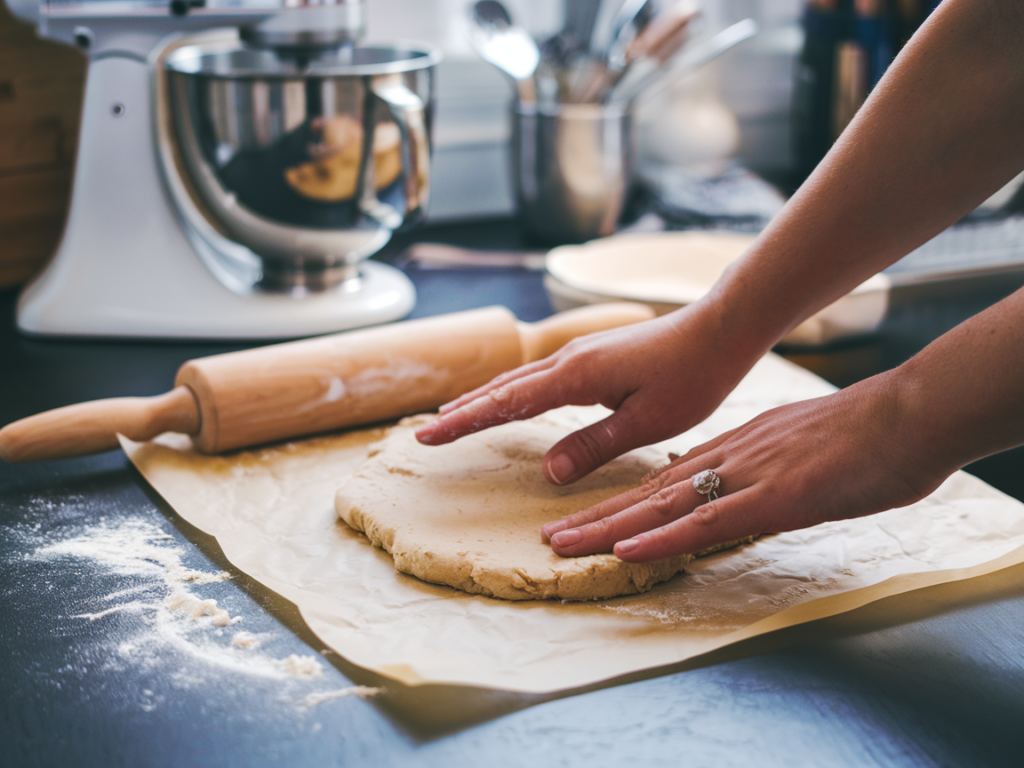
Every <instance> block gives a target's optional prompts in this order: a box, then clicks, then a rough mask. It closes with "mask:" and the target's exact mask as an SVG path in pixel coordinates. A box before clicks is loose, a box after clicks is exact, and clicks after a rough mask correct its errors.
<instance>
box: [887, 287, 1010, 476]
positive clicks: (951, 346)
mask: <svg viewBox="0 0 1024 768" xmlns="http://www.w3.org/2000/svg"><path fill="white" fill-rule="evenodd" d="M889 375H890V376H891V381H892V383H893V384H894V385H895V387H894V390H895V392H896V397H897V409H896V410H897V413H898V414H899V417H898V418H899V423H898V424H896V425H894V428H895V429H896V430H897V431H898V433H899V434H900V435H902V436H903V437H902V439H903V440H905V441H906V443H907V445H909V446H912V448H911V450H910V451H909V453H908V455H907V459H908V461H911V462H913V463H914V464H916V465H918V466H921V467H928V468H930V469H931V470H932V471H934V473H936V475H941V476H943V477H944V476H945V475H947V474H949V473H950V472H953V471H954V470H956V469H959V468H961V467H963V466H964V465H966V464H969V463H970V462H972V461H975V460H977V459H980V458H982V457H984V456H989V455H991V454H993V453H997V452H999V451H1002V450H1006V449H1008V448H1013V447H1015V446H1018V445H1021V444H1024V289H1022V290H1019V291H1017V292H1016V293H1015V294H1013V295H1012V296H1010V297H1009V298H1007V299H1004V300H1003V301H1001V302H1000V303H998V304H996V305H995V306H993V307H990V308H989V309H987V310H986V311H984V312H982V313H980V314H978V315H975V316H974V317H972V318H971V319H969V320H967V321H966V322H964V323H963V324H961V325H959V326H957V327H956V328H954V329H953V330H952V331H950V332H948V333H946V334H945V335H944V336H942V337H940V338H939V339H938V340H936V341H935V342H933V343H932V344H931V345H929V346H928V347H926V348H925V349H924V350H923V351H922V352H920V353H919V354H918V355H916V356H915V357H913V358H911V359H910V360H908V361H907V362H906V363H904V364H903V365H901V366H900V367H899V368H896V369H895V370H893V371H892V372H890V374H889Z"/></svg>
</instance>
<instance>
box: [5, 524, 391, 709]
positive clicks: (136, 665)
mask: <svg viewBox="0 0 1024 768" xmlns="http://www.w3.org/2000/svg"><path fill="white" fill-rule="evenodd" d="M20 533H21V534H22V536H23V537H24V540H25V543H26V544H28V547H27V548H26V549H27V552H26V554H25V558H26V559H28V560H32V561H36V562H43V563H51V564H56V563H57V562H58V561H59V562H60V563H61V567H63V568H67V567H68V566H69V565H70V566H71V567H73V568H75V570H76V571H78V573H79V575H80V578H81V579H89V580H90V581H93V582H94V583H102V584H107V583H110V577H115V578H114V581H115V582H116V586H117V588H116V589H115V590H113V591H110V592H107V593H106V594H103V593H102V592H101V593H100V594H101V595H102V596H101V597H95V596H93V597H90V598H87V599H86V600H85V601H84V602H85V604H84V605H79V604H78V603H76V601H75V599H74V596H73V595H69V596H68V600H67V603H66V604H67V605H68V606H69V608H71V610H69V611H68V613H67V614H65V615H64V618H65V620H66V621H69V622H72V624H71V625H70V626H71V627H72V628H73V627H74V623H73V622H75V621H80V622H86V623H88V624H97V623H99V624H98V627H100V628H101V629H100V635H99V637H100V638H101V639H100V640H99V641H98V642H97V641H96V640H95V639H94V640H93V642H92V643H90V644H89V645H85V644H83V643H80V644H78V646H76V647H69V649H68V659H69V661H71V662H72V663H74V661H75V660H76V659H84V658H89V659H90V660H98V662H99V664H100V666H101V668H106V669H115V670H116V669H128V668H133V669H135V670H136V671H137V672H139V673H141V674H143V675H146V676H149V675H153V674H156V675H158V679H163V680H164V681H165V682H166V683H167V684H168V685H169V686H171V687H175V688H183V687H185V688H196V687H199V688H206V689H209V690H210V692H211V694H214V693H215V692H216V695H217V696H218V697H219V696H221V695H223V694H224V691H225V689H224V687H223V686H224V683H225V682H230V680H228V681H225V678H224V675H225V674H227V675H244V676H247V677H249V678H250V679H252V678H262V679H263V680H265V681H267V683H265V684H273V685H275V686H283V687H281V688H280V695H279V696H277V697H275V698H276V699H277V700H278V701H280V702H283V703H291V704H292V705H293V706H295V707H296V708H297V709H298V710H299V711H306V710H309V709H311V708H312V707H313V706H316V705H317V704H319V703H321V702H323V701H329V700H332V699H335V698H344V697H346V696H349V695H356V696H357V697H360V698H364V697H367V696H370V695H373V694H374V693H375V692H377V691H376V689H368V688H367V689H364V688H363V687H361V686H354V687H351V688H345V689H341V691H339V690H337V689H336V688H333V687H332V688H328V689H327V690H325V691H317V690H315V689H314V690H313V691H312V692H310V689H309V687H308V686H310V685H312V684H317V685H320V686H321V687H322V686H323V685H324V683H326V682H327V681H326V680H324V678H325V673H324V664H323V663H322V661H321V660H320V658H319V654H301V653H291V654H283V655H282V657H280V658H278V657H275V656H274V655H272V654H271V653H270V652H269V651H267V650H266V646H267V644H268V643H269V644H270V645H275V644H276V645H278V646H280V645H281V644H282V643H281V642H278V641H281V640H283V641H284V643H285V644H287V643H288V638H281V637H279V636H278V635H279V634H280V633H269V632H258V633H257V632H251V631H246V630H242V629H241V628H239V629H237V630H236V629H234V627H235V626H236V625H238V624H240V623H242V622H243V621H244V617H243V616H242V615H237V614H235V613H234V612H233V610H232V609H231V604H232V603H233V602H234V600H233V597H232V595H231V594H228V597H224V594H225V590H224V587H220V589H219V590H218V588H217V586H216V585H217V584H219V583H221V582H224V581H225V580H227V579H230V578H231V576H230V574H228V573H227V572H225V571H215V570H204V569H196V568H190V567H187V566H186V564H185V559H186V557H187V556H188V555H187V553H186V550H185V548H184V547H182V546H181V545H180V544H179V543H178V541H176V539H175V537H174V536H173V535H171V534H169V533H167V532H166V531H164V530H161V528H160V526H159V525H157V524H154V523H151V522H148V521H145V520H141V519H133V518H129V519H127V520H125V519H121V520H112V519H110V520H108V519H102V518H101V519H99V520H96V521H95V522H89V523H86V524H84V525H75V526H73V527H72V528H71V529H70V530H68V529H65V530H64V531H63V532H51V533H49V534H47V533H44V529H43V528H42V527H41V526H39V525H36V526H31V527H29V526H21V527H20ZM79 562H80V563H81V564H82V565H81V566H79V565H77V564H76V563H79ZM101 589H102V588H101ZM210 590H217V591H215V592H214V594H218V595H219V596H221V599H222V602H224V603H225V604H224V605H222V604H220V603H219V602H218V600H217V599H215V598H214V597H212V596H210V595H209V592H210ZM93 595H95V592H93ZM90 603H91V604H90ZM74 608H80V610H74ZM82 609H84V610H82ZM261 619H262V617H257V623H259V621H260V620H261ZM263 620H265V619H263ZM72 631H74V630H73V629H72ZM76 634H77V633H76ZM91 637H93V638H96V637H97V635H96V634H95V632H94V633H92V635H91ZM107 638H109V639H107ZM69 668H70V667H69ZM274 681H277V682H274ZM320 681H323V682H320ZM334 685H335V686H336V685H337V682H336V679H335V682H334ZM297 686H298V687H297ZM136 697H137V700H139V701H141V703H140V704H139V706H141V708H142V709H143V710H144V711H151V710H153V709H154V708H156V707H157V706H158V705H159V702H160V701H161V700H162V697H161V696H159V695H156V694H154V693H153V691H152V690H150V689H148V688H147V689H146V690H144V691H141V692H136ZM310 697H312V698H310ZM311 702H312V703H311Z"/></svg>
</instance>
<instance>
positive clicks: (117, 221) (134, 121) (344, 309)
mask: <svg viewBox="0 0 1024 768" xmlns="http://www.w3.org/2000/svg"><path fill="white" fill-rule="evenodd" d="M6 1H7V2H8V4H9V5H10V6H11V8H12V10H13V11H14V13H15V14H16V15H18V16H20V17H21V18H23V19H26V20H28V21H30V22H32V23H33V24H36V25H37V26H38V27H39V30H40V33H41V34H42V35H45V36H46V37H50V38H53V39H55V40H59V41H62V42H65V43H70V44H75V45H78V46H79V47H81V48H84V49H86V51H87V53H88V55H89V69H88V79H87V84H86V91H85V105H84V109H83V115H82V128H81V134H80V141H79V150H78V156H77V161H76V167H75V174H74V186H73V190H72V197H71V209H70V213H69V215H68V220H67V225H66V228H65V231H64V236H63V239H62V241H61V244H60V247H59V248H58V250H57V253H56V255H55V256H54V258H53V260H52V262H51V263H50V265H49V267H48V268H47V269H46V270H45V272H44V273H43V274H42V275H40V276H39V277H38V278H37V279H36V280H35V281H34V282H32V283H31V284H30V285H29V286H28V287H27V288H26V289H25V290H24V292H23V293H22V295H21V297H20V300H19V303H18V326H19V327H20V328H21V329H22V330H23V331H25V332H28V333H32V334H47V335H48V334H55V335H64V336H107V337H110V336H114V337H139V336H142V337H164V338H200V337H202V338H288V337H297V336H305V335H311V334H320V333H327V332H331V331H338V330H345V329H348V328H354V327H358V326H365V325H372V324H377V323H382V322H387V321H390V320H395V319H398V318H400V317H403V316H405V315H406V314H408V313H409V312H410V311H411V309H412V307H413V305H414V303H415V291H414V289H413V286H412V284H411V283H410V281H409V280H408V278H406V277H405V275H403V274H402V273H401V272H399V271H398V270H395V269H393V268H392V267H389V266H387V265H384V264H380V263H375V262H366V261H360V262H359V264H358V268H357V273H358V274H356V271H354V272H353V277H352V279H346V280H343V281H341V282H340V283H339V284H338V285H335V286H332V287H330V288H328V289H326V290H322V291H306V290H301V289H295V288H292V289H291V290H288V291H286V292H274V291H268V290H265V289H262V288H260V287H254V286H253V285H251V284H250V285H245V284H232V280H231V278H230V276H226V275H224V274H215V272H217V271H218V266H217V265H218V258H217V254H216V253H210V250H211V248H212V249H213V250H215V249H216V248H217V247H218V245H219V247H220V248H222V249H233V250H234V251H235V254H234V257H235V260H236V261H238V259H239V254H241V258H242V259H243V260H244V258H245V256H246V254H247V253H249V252H248V251H247V249H246V248H245V246H243V245H241V244H239V243H237V242H232V241H231V240H230V239H229V238H226V237H223V236H220V235H218V234H217V233H216V232H215V231H213V229H214V228H213V227H211V226H210V225H208V224H207V225H205V226H207V229H209V230H210V233H211V236H212V239H211V238H206V239H203V238H197V237H196V235H195V232H194V231H193V230H194V228H190V227H189V225H188V219H190V218H191V219H192V220H193V222H196V221H198V222H202V221H203V219H202V217H201V216H198V217H197V212H196V211H195V210H190V209H189V206H190V202H189V200H190V198H189V196H188V195H187V194H186V193H185V192H186V190H184V187H182V184H183V181H182V179H181V178H177V177H175V176H174V174H169V173H166V164H165V163H162V162H161V157H160V153H161V152H164V151H167V150H166V147H165V146H161V135H162V134H161V131H162V130H163V128H162V126H161V124H160V120H159V114H158V113H159V111H160V109H163V108H166V107H165V105H163V104H162V102H161V100H160V99H159V98H158V93H157V90H158V87H159V82H158V75H159V69H158V62H159V57H160V54H161V51H162V50H163V49H164V48H165V47H166V45H167V43H168V41H169V40H170V39H171V38H170V36H172V35H179V36H180V35H181V34H182V33H185V32H198V31H201V30H208V29H214V28H223V27H234V28H237V27H238V26H240V25H252V24H260V23H262V22H264V21H265V20H270V21H269V22H267V23H269V24H274V23H275V22H276V20H277V19H280V18H282V17H287V16H289V15H291V14H299V13H303V12H311V13H312V14H314V15H315V14H319V16H318V17H316V18H314V22H315V25H317V26H319V25H321V24H325V19H326V20H327V26H332V27H333V29H334V32H335V33H336V34H340V35H347V36H348V38H347V39H349V40H352V39H354V38H356V37H357V36H358V35H359V34H360V33H361V31H362V27H363V23H362V7H361V5H360V3H358V2H345V1H344V0H338V4H337V5H333V6H328V5H323V6H318V7H316V8H306V9H302V8H300V9H296V10H283V9H284V8H285V7H288V8H294V7H295V3H294V2H293V0H243V1H244V2H245V5H244V6H240V5H238V4H234V5H225V6H222V7H211V6H210V5H207V6H206V7H194V6H190V5H189V0H172V2H171V3H170V5H168V4H167V3H166V2H147V1H146V0H128V2H110V1H109V0H87V1H86V2H74V3H69V2H53V1H52V0H49V1H48V0H41V2H40V0H6ZM213 1H214V2H216V0H213ZM192 2H193V3H194V2H195V0H192ZM282 11H283V16H278V15H277V14H282ZM325 14H326V16H325ZM200 226H202V224H201V225H200ZM389 237H390V231H389V230H385V231H383V232H382V233H381V236H380V237H378V238H377V240H376V241H375V242H374V243H373V244H372V245H373V246H375V247H373V248H372V249H366V250H368V251H370V252H367V253H365V254H363V255H362V256H360V257H359V258H365V256H368V255H371V254H372V252H375V251H376V250H377V249H379V248H380V247H382V246H383V245H384V244H385V243H386V242H387V240H388V238H389ZM211 243H213V245H212V246H211V245H210V244H211ZM204 251H206V252H204ZM249 255H252V254H251V253H250V254H249ZM256 261H258V259H256ZM353 269H354V270H356V268H353ZM229 286H230V287H229Z"/></svg>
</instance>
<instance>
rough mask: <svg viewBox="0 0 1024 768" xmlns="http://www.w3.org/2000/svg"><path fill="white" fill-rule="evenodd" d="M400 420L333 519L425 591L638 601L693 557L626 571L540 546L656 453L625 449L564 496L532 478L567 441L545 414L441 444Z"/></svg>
mask: <svg viewBox="0 0 1024 768" xmlns="http://www.w3.org/2000/svg"><path fill="white" fill-rule="evenodd" d="M428 420H429V417H424V416H418V417H413V418H410V419H405V420H404V421H402V422H401V423H400V424H399V425H398V426H397V427H394V428H393V429H391V430H389V432H388V433H387V435H386V436H385V438H384V439H383V440H382V441H381V442H380V443H378V444H377V446H376V447H375V448H374V449H373V451H372V452H371V454H370V458H369V459H368V460H367V462H366V463H365V464H364V465H363V466H362V467H361V468H360V469H359V470H358V471H357V472H356V473H355V474H354V475H353V476H352V477H351V478H350V479H349V480H348V482H346V483H345V485H344V486H342V487H341V489H340V490H339V491H338V493H337V497H336V499H335V506H336V508H337V511H338V514H339V515H340V516H341V518H342V519H343V520H344V521H345V522H346V523H348V524H349V525H351V526H352V527H353V528H355V529H356V530H359V531H363V532H364V533H366V535H367V537H368V538H369V539H370V541H372V542H373V543H374V544H376V545H377V546H380V547H382V548H383V549H385V550H386V551H388V552H390V553H391V555H392V556H393V557H394V560H395V567H396V568H397V569H398V570H400V571H402V572H404V573H410V574H412V575H413V576H417V577H419V578H421V579H423V580H424V581H430V582H434V583H436V584H448V585H450V586H452V587H456V588H458V589H462V590H465V591H466V592H473V593H478V594H483V595H489V596H493V597H501V598H505V599H506V600H533V599H539V598H561V599H563V600H593V599H599V598H607V597H614V596H616V595H628V594H634V593H637V592H645V591H646V590H648V589H650V588H651V587H652V586H654V585H655V584H657V583H658V582H661V581H665V580H666V579H668V578H671V577H672V576H673V575H675V574H676V573H678V572H679V571H681V570H682V569H683V568H684V566H686V564H687V563H689V562H690V561H691V560H692V559H693V556H692V555H680V556H677V557H672V558H667V559H665V560H661V561H658V562H654V563H644V564H632V563H625V562H623V561H621V560H619V559H618V558H617V557H615V556H614V555H612V554H602V555H590V556H587V557H576V558H563V557H559V556H558V555H556V554H555V553H554V552H553V551H552V550H551V547H550V546H549V545H547V544H545V543H543V542H542V541H541V534H540V528H541V526H542V525H543V524H544V523H547V522H550V521H552V520H557V519H558V518H560V517H564V516H565V515H568V514H571V513H573V512H577V511H579V510H581V509H584V508H586V507H589V506H592V505H593V504H596V503H597V502H599V501H601V500H603V499H606V498H608V497H610V496H614V495H616V494H618V493H621V492H622V491H625V490H627V489H629V488H632V487H634V486H636V485H637V484H638V483H639V482H640V481H641V480H642V478H643V477H644V475H646V474H647V473H648V472H650V471H651V470H652V469H654V468H655V467H657V466H659V465H661V464H665V463H666V458H665V456H664V454H663V453H660V452H658V451H655V450H653V449H644V450H640V451H634V452H632V453H630V454H628V455H627V456H623V457H620V458H618V459H616V460H615V461H612V462H611V463H609V464H608V465H606V466H605V467H602V468H601V469H599V470H597V471H596V472H594V473H593V474H592V475H590V476H589V477H587V478H585V479H583V480H581V481H579V482H577V483H574V484H573V485H571V486H568V487H565V488H559V487H556V486H553V485H551V484H550V483H548V482H547V480H545V479H544V476H543V474H542V473H541V459H542V457H543V456H544V454H545V452H546V451H547V450H548V449H549V448H550V447H551V446H552V445H554V444H555V443H556V442H557V441H558V440H560V439H561V438H562V437H564V436H565V435H567V434H568V433H569V431H571V430H570V428H569V427H567V426H566V425H565V423H564V422H563V423H559V422H558V421H557V420H555V419H553V418H551V417H549V416H541V417H537V418H535V419H531V420H530V421H523V422H515V423H512V424H506V425H504V426H501V427H496V428H494V429H490V430H487V431H485V432H481V433H478V434H475V435H470V436H468V437H464V438H462V439H461V440H459V441H457V442H455V443H452V444H449V445H444V446H439V447H427V446H423V445H420V444H419V443H418V442H416V439H415V437H414V434H413V433H414V431H415V429H416V427H417V426H418V425H420V424H422V423H425V422H426V421H428Z"/></svg>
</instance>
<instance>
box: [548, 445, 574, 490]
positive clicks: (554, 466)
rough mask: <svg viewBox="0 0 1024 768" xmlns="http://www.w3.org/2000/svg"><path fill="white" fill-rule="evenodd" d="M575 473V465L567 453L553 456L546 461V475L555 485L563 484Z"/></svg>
mask: <svg viewBox="0 0 1024 768" xmlns="http://www.w3.org/2000/svg"><path fill="white" fill-rule="evenodd" d="M575 474H576V465H575V464H574V463H573V460H572V458H571V457H570V456H569V454H567V453H560V454H558V455H557V456H553V457H552V458H551V461H549V462H548V477H549V478H551V480H552V481H553V482H554V483H555V485H565V484H566V483H567V482H569V481H570V480H572V478H573V475H575Z"/></svg>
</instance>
